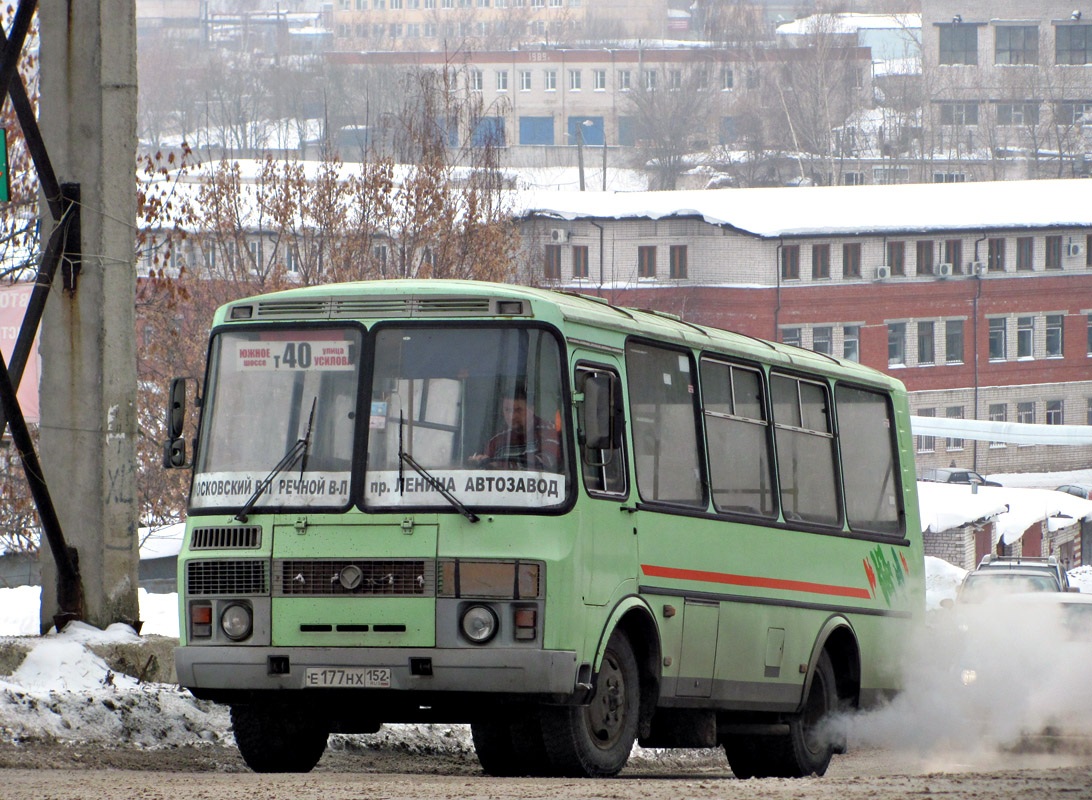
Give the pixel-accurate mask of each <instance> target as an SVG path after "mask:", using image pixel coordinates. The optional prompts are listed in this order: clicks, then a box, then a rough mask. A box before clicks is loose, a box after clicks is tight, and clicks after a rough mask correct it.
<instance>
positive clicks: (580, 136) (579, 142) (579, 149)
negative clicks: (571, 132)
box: [576, 122, 584, 191]
mask: <svg viewBox="0 0 1092 800" xmlns="http://www.w3.org/2000/svg"><path fill="white" fill-rule="evenodd" d="M576 163H577V166H578V167H579V169H580V191H584V123H583V122H581V123H579V124H578V125H577V126H576Z"/></svg>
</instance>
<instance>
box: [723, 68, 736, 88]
mask: <svg viewBox="0 0 1092 800" xmlns="http://www.w3.org/2000/svg"><path fill="white" fill-rule="evenodd" d="M733 85H735V75H734V74H733V73H732V68H731V67H721V69H720V88H721V91H725V92H726V91H728V90H729V89H731V88H732V86H733Z"/></svg>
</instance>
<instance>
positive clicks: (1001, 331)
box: [990, 317, 1008, 361]
mask: <svg viewBox="0 0 1092 800" xmlns="http://www.w3.org/2000/svg"><path fill="white" fill-rule="evenodd" d="M1007 335H1008V320H1007V319H1005V318H1004V317H994V318H993V319H991V320H990V361H1004V360H1005V358H1006V357H1007V349H1006V342H1005V339H1006V337H1007Z"/></svg>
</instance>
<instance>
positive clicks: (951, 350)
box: [944, 319, 963, 364]
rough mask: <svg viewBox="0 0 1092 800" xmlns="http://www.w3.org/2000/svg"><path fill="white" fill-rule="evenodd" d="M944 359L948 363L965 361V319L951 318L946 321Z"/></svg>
mask: <svg viewBox="0 0 1092 800" xmlns="http://www.w3.org/2000/svg"><path fill="white" fill-rule="evenodd" d="M944 361H945V363H947V364H962V363H963V320H961V319H949V320H945V322H944Z"/></svg>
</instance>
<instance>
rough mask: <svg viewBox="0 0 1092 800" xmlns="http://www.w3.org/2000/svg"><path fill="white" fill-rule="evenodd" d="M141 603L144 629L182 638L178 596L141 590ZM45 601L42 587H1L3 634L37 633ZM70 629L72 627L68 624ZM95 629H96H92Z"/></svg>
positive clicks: (139, 595)
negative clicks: (179, 627)
mask: <svg viewBox="0 0 1092 800" xmlns="http://www.w3.org/2000/svg"><path fill="white" fill-rule="evenodd" d="M137 602H138V604H139V608H140V619H141V620H143V621H144V625H143V626H142V627H141V629H140V632H141V633H142V634H145V635H147V634H155V635H156V636H170V637H171V638H173V639H177V638H178V595H177V594H176V593H174V592H171V593H169V594H155V593H153V592H149V591H146V590H145V589H139V590H138V591H137ZM41 604H42V587H41V586H17V587H15V588H14V589H0V636H37V635H38V631H39V630H40V623H39V621H38V616H39V612H40V609H41ZM65 630H66V632H67V630H68V628H67V627H66V629H65ZM92 630H96V629H94V628H92Z"/></svg>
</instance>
